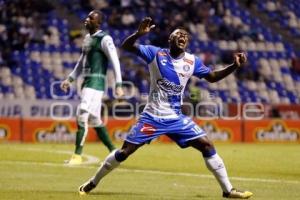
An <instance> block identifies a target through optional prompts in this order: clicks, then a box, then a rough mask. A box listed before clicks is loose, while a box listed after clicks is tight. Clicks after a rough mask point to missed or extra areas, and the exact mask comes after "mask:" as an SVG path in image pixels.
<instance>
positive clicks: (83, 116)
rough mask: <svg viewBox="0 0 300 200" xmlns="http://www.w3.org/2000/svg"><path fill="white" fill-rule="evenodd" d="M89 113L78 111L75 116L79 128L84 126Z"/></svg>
mask: <svg viewBox="0 0 300 200" xmlns="http://www.w3.org/2000/svg"><path fill="white" fill-rule="evenodd" d="M88 118H89V113H88V112H86V111H85V110H80V111H79V112H78V114H77V122H78V125H79V126H85V124H86V123H87V122H88Z"/></svg>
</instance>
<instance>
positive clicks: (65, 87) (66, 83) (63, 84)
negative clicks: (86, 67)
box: [60, 79, 71, 92]
mask: <svg viewBox="0 0 300 200" xmlns="http://www.w3.org/2000/svg"><path fill="white" fill-rule="evenodd" d="M70 86H71V82H70V80H69V79H66V80H64V81H63V82H61V84H60V89H62V90H63V91H64V92H67V91H68V88H69V87H70Z"/></svg>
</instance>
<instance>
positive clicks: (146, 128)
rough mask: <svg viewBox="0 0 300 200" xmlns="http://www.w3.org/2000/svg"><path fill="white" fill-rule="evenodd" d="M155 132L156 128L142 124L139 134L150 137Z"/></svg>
mask: <svg viewBox="0 0 300 200" xmlns="http://www.w3.org/2000/svg"><path fill="white" fill-rule="evenodd" d="M155 131H156V128H155V127H154V126H153V125H151V124H146V123H145V124H143V127H142V128H141V132H142V133H145V134H147V135H151V134H153V133H154V132H155Z"/></svg>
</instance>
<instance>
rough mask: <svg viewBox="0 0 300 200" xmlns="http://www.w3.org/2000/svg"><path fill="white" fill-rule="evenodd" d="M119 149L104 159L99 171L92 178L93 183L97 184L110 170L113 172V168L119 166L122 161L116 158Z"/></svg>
mask: <svg viewBox="0 0 300 200" xmlns="http://www.w3.org/2000/svg"><path fill="white" fill-rule="evenodd" d="M116 151H117V150H115V151H113V152H111V153H110V154H109V155H108V156H107V157H106V158H105V160H104V161H103V163H102V164H101V166H100V167H99V169H98V171H97V172H96V174H95V175H94V177H93V178H91V181H92V183H94V184H95V185H97V184H98V183H99V181H100V180H101V179H102V178H103V177H104V176H105V175H107V174H108V173H109V172H111V171H112V170H113V169H115V168H116V167H118V166H119V165H120V162H119V161H117V160H116V157H115V153H116Z"/></svg>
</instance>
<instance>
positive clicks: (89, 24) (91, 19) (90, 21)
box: [84, 11, 100, 30]
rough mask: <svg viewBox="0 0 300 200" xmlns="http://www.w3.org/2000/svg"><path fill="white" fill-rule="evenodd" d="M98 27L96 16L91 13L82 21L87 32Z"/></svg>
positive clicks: (98, 22)
mask: <svg viewBox="0 0 300 200" xmlns="http://www.w3.org/2000/svg"><path fill="white" fill-rule="evenodd" d="M99 25H100V20H99V16H98V14H97V13H95V12H93V11H92V12H90V13H89V15H88V16H87V18H86V19H85V21H84V26H85V28H86V29H88V30H90V29H96V28H98V27H99Z"/></svg>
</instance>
